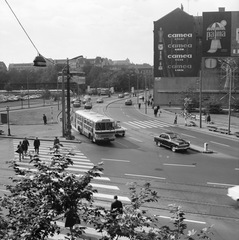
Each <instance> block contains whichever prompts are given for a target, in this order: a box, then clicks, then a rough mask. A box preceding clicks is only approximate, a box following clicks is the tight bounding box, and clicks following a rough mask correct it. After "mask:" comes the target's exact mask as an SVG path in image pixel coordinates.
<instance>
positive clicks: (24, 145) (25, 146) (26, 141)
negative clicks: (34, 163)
mask: <svg viewBox="0 0 239 240" xmlns="http://www.w3.org/2000/svg"><path fill="white" fill-rule="evenodd" d="M28 147H29V142H28V140H27V138H26V137H25V138H24V139H23V141H22V151H23V154H24V155H25V156H26V155H27V151H28Z"/></svg>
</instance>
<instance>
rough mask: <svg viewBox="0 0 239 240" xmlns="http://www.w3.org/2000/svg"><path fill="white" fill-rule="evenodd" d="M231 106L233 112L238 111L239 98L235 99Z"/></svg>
mask: <svg viewBox="0 0 239 240" xmlns="http://www.w3.org/2000/svg"><path fill="white" fill-rule="evenodd" d="M231 108H232V110H233V111H234V112H239V99H235V101H234V102H233V103H232V105H231Z"/></svg>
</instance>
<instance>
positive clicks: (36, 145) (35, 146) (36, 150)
mask: <svg viewBox="0 0 239 240" xmlns="http://www.w3.org/2000/svg"><path fill="white" fill-rule="evenodd" d="M33 146H34V149H35V153H36V154H37V155H38V154H39V147H40V140H39V139H38V137H36V139H35V140H34V142H33Z"/></svg>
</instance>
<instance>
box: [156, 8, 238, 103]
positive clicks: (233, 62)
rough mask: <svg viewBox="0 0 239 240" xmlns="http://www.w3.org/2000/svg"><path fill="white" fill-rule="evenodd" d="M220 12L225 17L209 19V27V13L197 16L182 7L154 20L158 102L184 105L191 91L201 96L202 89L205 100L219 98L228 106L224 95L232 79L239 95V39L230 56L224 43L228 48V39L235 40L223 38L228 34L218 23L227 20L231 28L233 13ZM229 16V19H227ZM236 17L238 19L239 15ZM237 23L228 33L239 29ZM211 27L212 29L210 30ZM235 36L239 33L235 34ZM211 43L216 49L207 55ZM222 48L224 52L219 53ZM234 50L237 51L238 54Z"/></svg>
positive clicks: (235, 95) (229, 50) (233, 87)
mask: <svg viewBox="0 0 239 240" xmlns="http://www.w3.org/2000/svg"><path fill="white" fill-rule="evenodd" d="M220 12H222V14H219V15H221V16H220V17H218V19H217V20H216V21H214V20H213V19H209V20H208V25H209V26H207V27H205V23H206V20H207V14H206V17H205V15H203V16H197V17H194V16H191V15H189V14H187V13H186V12H184V11H183V10H182V9H179V8H177V9H175V10H174V11H172V12H171V13H169V14H167V15H166V16H164V17H163V18H161V19H159V20H157V21H155V22H154V101H155V104H157V105H165V104H168V103H169V102H170V103H171V104H172V105H183V103H184V99H185V97H187V94H188V93H189V92H194V95H195V96H197V97H198V98H199V93H200V92H201V93H202V96H203V99H202V101H205V102H206V101H209V100H216V101H221V103H222V104H223V105H225V104H227V102H228V98H226V97H224V96H225V95H226V94H227V93H228V89H229V88H228V82H229V80H230V81H231V82H232V89H231V90H232V94H233V97H234V98H237V97H238V91H239V81H238V56H237V54H236V53H237V51H238V50H237V47H238V46H237V45H239V40H238V44H237V43H235V42H233V43H234V45H233V46H234V47H233V49H231V48H230V49H227V53H229V52H230V54H227V55H226V54H225V49H223V48H222V46H220V43H221V44H222V45H223V41H225V42H226V44H227V45H226V46H227V47H228V42H230V43H231V41H230V40H228V39H229V38H228V36H227V38H223V39H222V36H223V34H225V33H223V32H221V33H219V28H220V27H223V26H220V24H218V22H219V21H221V22H222V24H221V25H223V24H226V23H225V22H227V23H228V27H229V25H230V27H231V24H229V20H228V18H230V17H228V15H230V12H225V11H224V9H220ZM209 15H210V16H211V15H212V14H209ZM225 15H226V17H227V18H226V20H225V21H223V19H224V18H225V17H224V16H225ZM235 16H236V17H235V18H236V19H237V14H236V15H235ZM220 19H221V20H220ZM209 22H210V23H209ZM215 22H216V23H215ZM235 22H236V21H235ZM234 25H235V26H234V27H233V29H231V28H230V31H229V29H228V33H227V34H229V32H230V34H231V32H235V31H238V30H236V29H238V28H239V21H238V24H236V23H234ZM207 29H209V30H208V33H207ZM210 29H211V30H210ZM206 34H208V37H207V38H208V42H209V43H206V41H205V39H206V38H205V35H206ZM231 35H232V34H231ZM238 35H239V33H238ZM234 37H235V38H236V37H238V36H236V34H235V36H234ZM234 37H232V39H234ZM209 38H210V39H209ZM238 38H239V37H238ZM219 39H220V40H219ZM208 44H212V47H211V48H212V50H211V53H209V52H207V54H205V51H206V50H205V49H207V51H209V50H210V46H208ZM213 44H214V45H213ZM229 45H230V44H229ZM230 46H231V45H230ZM215 48H217V49H215ZM213 51H215V52H213ZM219 51H221V52H222V53H224V55H223V54H221V55H218V52H219ZM231 53H234V56H232V55H231ZM229 57H230V59H229ZM225 62H226V63H225ZM227 63H229V64H227ZM232 68H233V69H232ZM229 70H230V71H229ZM231 70H232V71H231ZM226 85H227V87H225V86H226Z"/></svg>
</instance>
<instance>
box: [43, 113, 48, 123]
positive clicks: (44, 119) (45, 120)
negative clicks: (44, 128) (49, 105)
mask: <svg viewBox="0 0 239 240" xmlns="http://www.w3.org/2000/svg"><path fill="white" fill-rule="evenodd" d="M43 122H44V125H46V124H47V118H46V115H45V114H43Z"/></svg>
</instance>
